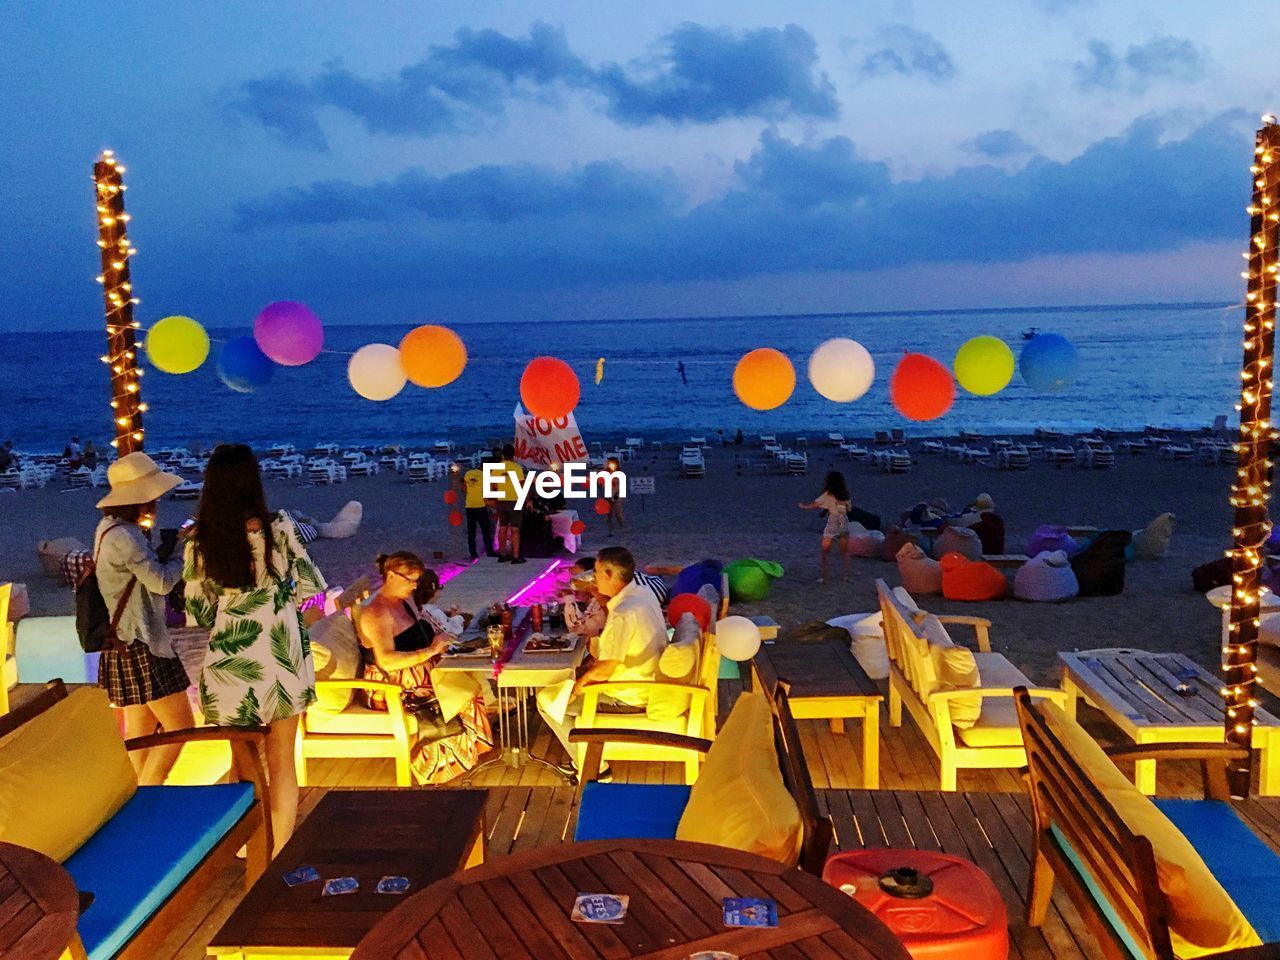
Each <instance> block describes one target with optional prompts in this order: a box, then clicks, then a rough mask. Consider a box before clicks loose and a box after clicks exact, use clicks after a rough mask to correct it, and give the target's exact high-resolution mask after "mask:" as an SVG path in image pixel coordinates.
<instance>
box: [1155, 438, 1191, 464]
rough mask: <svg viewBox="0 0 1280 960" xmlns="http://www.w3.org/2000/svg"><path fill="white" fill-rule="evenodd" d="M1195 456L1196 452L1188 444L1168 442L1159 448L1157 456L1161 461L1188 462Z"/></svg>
mask: <svg viewBox="0 0 1280 960" xmlns="http://www.w3.org/2000/svg"><path fill="white" fill-rule="evenodd" d="M1195 455H1196V452H1195V450H1193V449H1192V448H1191V444H1189V443H1174V442H1173V441H1169V442H1167V443H1164V444H1162V445H1161V446H1160V453H1159V456H1160V459H1162V460H1190V459H1191V458H1192V457H1194V456H1195Z"/></svg>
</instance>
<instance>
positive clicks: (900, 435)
mask: <svg viewBox="0 0 1280 960" xmlns="http://www.w3.org/2000/svg"><path fill="white" fill-rule="evenodd" d="M889 440H890V441H891V442H892V443H906V442H907V434H906V431H904V430H903V429H902V428H901V427H894V428H893V429H892V430H890V431H889Z"/></svg>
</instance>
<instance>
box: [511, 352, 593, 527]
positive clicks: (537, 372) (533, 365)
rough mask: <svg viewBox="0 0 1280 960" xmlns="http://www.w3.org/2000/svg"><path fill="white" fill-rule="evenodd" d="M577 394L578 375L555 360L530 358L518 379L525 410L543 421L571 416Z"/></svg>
mask: <svg viewBox="0 0 1280 960" xmlns="http://www.w3.org/2000/svg"><path fill="white" fill-rule="evenodd" d="M580 390H581V388H580V387H579V385H578V375H577V374H576V373H574V372H573V368H572V367H571V366H569V364H567V363H565V362H564V361H563V360H560V359H559V358H557V357H534V358H533V359H532V360H530V361H529V364H528V366H526V367H525V368H524V373H523V374H522V375H521V377H520V399H521V400H522V401H523V402H524V405H525V408H526V409H527V410H528V411H529V412H530V413H532V414H533V415H534V416H535V417H542V418H543V419H544V420H558V419H560V418H561V417H567V416H568V415H569V414H570V413H572V412H573V408H574V407H576V406H577V405H578V397H579V395H580ZM597 512H599V511H598V509H597Z"/></svg>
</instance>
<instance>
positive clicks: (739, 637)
mask: <svg viewBox="0 0 1280 960" xmlns="http://www.w3.org/2000/svg"><path fill="white" fill-rule="evenodd" d="M716 649H717V650H719V651H720V656H722V657H724V658H726V659H728V660H736V661H737V662H738V663H743V662H745V661H747V660H750V659H751V658H752V657H754V656H755V655H756V653H758V652H759V650H760V628H759V627H757V626H756V625H755V624H754V623H752V622H751V621H750V620H748V619H747V618H746V617H737V616H734V617H725V618H724V619H723V620H717V621H716Z"/></svg>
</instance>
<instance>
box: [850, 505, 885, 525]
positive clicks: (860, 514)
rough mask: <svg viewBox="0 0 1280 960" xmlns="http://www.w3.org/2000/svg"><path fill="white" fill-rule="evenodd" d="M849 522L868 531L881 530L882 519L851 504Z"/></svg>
mask: <svg viewBox="0 0 1280 960" xmlns="http://www.w3.org/2000/svg"><path fill="white" fill-rule="evenodd" d="M849 522H850V523H860V524H862V525H863V526H864V527H866V528H867V529H868V530H879V529H880V518H879V517H878V516H876V515H875V514H874V513H871V512H869V511H867V510H861V509H859V508H858V507H855V506H854V505H853V504H849Z"/></svg>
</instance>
